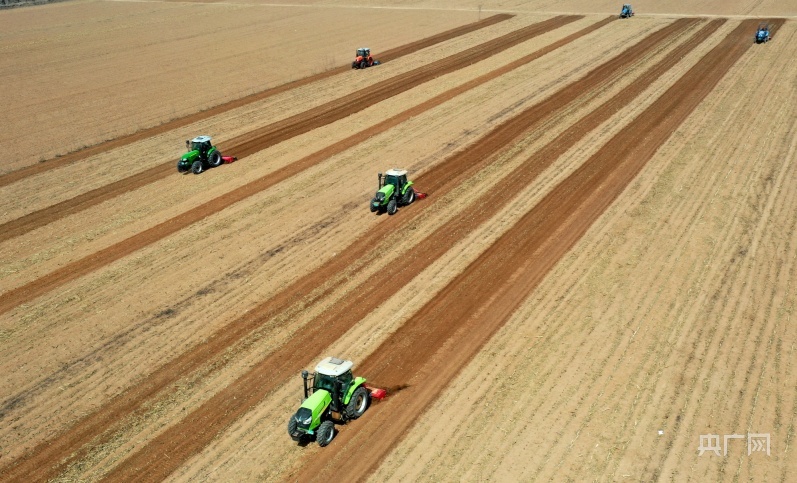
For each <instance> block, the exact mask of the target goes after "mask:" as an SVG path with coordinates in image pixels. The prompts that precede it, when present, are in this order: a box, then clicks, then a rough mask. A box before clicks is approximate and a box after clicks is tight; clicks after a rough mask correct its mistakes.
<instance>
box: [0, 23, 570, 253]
mask: <svg viewBox="0 0 797 483" xmlns="http://www.w3.org/2000/svg"><path fill="white" fill-rule="evenodd" d="M581 18H583V17H582V16H574V15H570V16H558V17H553V18H550V19H548V20H544V21H542V22H538V23H535V24H532V25H528V26H526V27H523V28H520V29H518V30H515V31H512V32H510V33H508V34H506V35H503V36H501V37H498V38H496V39H493V40H489V41H487V42H484V43H482V44H479V45H477V46H475V47H471V48H469V49H466V50H464V51H462V52H458V53H456V54H452V55H450V56H448V57H445V58H443V59H441V60H440V61H438V62H435V64H434V68H430V67H429V66H421V67H418V68H415V69H413V70H410V71H408V72H405V73H402V74H399V75H396V76H394V77H391V78H389V79H385V80H383V81H380V82H377V83H376V84H374V85H372V86H371V87H370V88H369V89H367V90H362V91H360V92H355V93H353V94H349V95H347V96H345V97H341V98H338V99H334V100H332V101H329V102H326V103H324V104H321V105H320V106H316V107H314V108H312V109H309V110H307V111H303V112H300V113H298V114H295V115H293V116H290V117H288V118H286V119H283V120H280V121H276V122H274V123H271V124H269V125H266V126H264V127H262V128H259V129H255V130H253V131H250V132H248V133H245V134H242V135H240V136H237V137H235V138H232V139H230V140H228V141H227V142H226V143H225V146H226V147H225V152H232V153H234V154H235V155H236V156H237V157H238V159H239V160H241V159H243V158H245V157H247V156H249V155H252V154H254V153H256V152H258V151H262V150H263V149H266V148H269V147H271V146H274V145H276V144H279V143H281V142H283V141H287V140H288V139H292V138H294V137H296V136H299V135H302V134H305V133H308V132H310V131H312V130H313V129H316V128H319V127H322V126H326V125H327V124H331V123H333V122H335V121H339V120H341V119H344V118H346V117H348V116H350V115H352V114H356V113H358V112H360V111H363V110H365V109H366V108H368V107H370V106H373V105H374V104H376V103H378V102H381V101H383V100H386V99H389V98H391V97H393V96H396V95H398V94H401V93H403V92H406V91H408V90H410V89H412V88H414V87H417V86H419V85H421V84H424V83H426V82H429V81H431V80H433V79H436V78H437V77H440V76H442V75H445V74H449V73H451V72H455V71H457V70H459V69H462V68H464V67H467V66H469V65H471V64H474V63H476V62H479V61H481V60H484V59H487V58H488V57H490V56H492V55H494V54H497V53H499V52H502V51H504V50H506V49H508V48H510V47H514V46H515V45H517V44H520V43H522V42H525V41H526V40H529V39H531V38H533V37H537V36H539V35H541V34H543V33H546V32H548V31H551V30H554V29H556V28H558V27H562V26H564V25H566V24H568V23H570V22H574V21H576V20H579V19H581ZM175 173H176V170H175V162H174V161H173V160H172V161H166V162H164V163H162V164H159V165H157V166H153V167H152V168H150V169H147V170H146V171H142V172H140V173H136V174H133V175H130V176H128V177H126V178H123V179H120V180H118V181H114V182H113V183H110V184H107V185H105V186H101V187H99V188H96V189H93V190H91V191H87V192H86V193H83V194H81V195H78V196H76V197H74V198H70V199H68V200H64V201H62V202H60V203H57V204H55V205H52V206H48V207H46V208H42V209H41V210H37V211H34V212H32V213H29V214H27V215H24V216H21V217H19V218H17V219H15V220H11V221H8V222H6V223H4V224H2V225H0V242H3V241H6V240H9V239H11V238H14V237H16V236H20V235H22V234H25V233H28V232H30V231H32V230H35V229H36V228H40V227H42V226H45V225H47V224H49V223H52V222H53V221H55V220H59V219H61V218H64V217H65V216H69V215H73V214H75V213H79V212H81V211H84V210H86V209H88V208H91V207H92V206H95V205H98V204H100V203H102V202H104V201H107V200H110V199H112V198H116V197H117V196H121V195H123V194H125V193H127V192H130V191H133V190H136V189H139V188H142V187H144V186H147V185H149V184H152V183H154V182H156V181H158V180H161V179H163V178H166V177H167V176H174V175H175Z"/></svg>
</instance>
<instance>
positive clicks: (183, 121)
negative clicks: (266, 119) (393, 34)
mask: <svg viewBox="0 0 797 483" xmlns="http://www.w3.org/2000/svg"><path fill="white" fill-rule="evenodd" d="M513 17H514V15H511V14H498V15H493V16H491V17H488V18H486V19H484V20H480V21H478V22H474V23H471V24H467V25H463V26H461V27H457V28H453V29H451V30H447V31H445V32H441V33H439V34H436V35H432V36H430V37H426V38H424V39H421V40H418V41H415V42H411V43H409V44H406V45H402V46H399V47H396V48H395V49H390V50H387V51H385V52H384V53H382V54H381V55H380V60H381V61H382V63H385V62H390V61H391V60H395V59H398V58H401V57H404V56H406V55H410V54H412V53H414V52H416V51H418V50H421V49H425V48H427V47H431V46H433V45H436V44H439V43H441V42H445V41H447V40H451V39H453V38H456V37H461V36H463V35H465V34H469V33H471V32H475V31H477V30H481V29H483V28H486V27H490V26H492V25H495V24H498V23H501V22H504V21H506V20H509V19H510V18H513ZM349 70H351V69H350V67H349V66H348V65H346V66H340V67H337V68H334V69H332V70H329V71H326V72H321V73H319V74H315V75H311V76H309V77H304V78H302V79H297V80H295V81H291V82H288V83H285V84H282V85H279V86H277V87H273V88H271V89H266V90H264V91H261V92H256V93H254V94H251V95H248V96H245V97H242V98H240V99H235V100H232V101H229V102H225V103H223V104H219V105H218V106H215V107H212V108H210V109H207V110H205V111H201V112H197V113H194V114H189V115H188V116H184V117H181V118H178V119H173V120H171V121H168V122H165V123H163V124H160V125H158V126H152V127H148V128H145V129H142V130H140V131H137V132H135V133H133V134H130V135H127V136H122V137H118V138H116V139H111V140H108V141H104V142H101V143H99V144H97V145H94V146H90V147H88V148H85V149H81V150H79V151H74V152H72V153H69V154H66V155H64V156H59V157H57V158H53V159H50V160H47V161H43V162H40V163H38V164H35V165H32V166H28V167H26V168H22V169H18V170H16V171H12V172H10V173H6V174H3V175H0V187H3V186H6V185H9V184H11V183H15V182H17V181H19V180H22V179H25V178H29V177H31V176H34V175H37V174H41V173H45V172H47V171H50V170H53V169H57V168H61V167H64V166H67V165H69V164H72V163H74V162H76V161H80V160H82V159H86V158H88V157H90V156H95V155H97V154H100V153H104V152H106V151H110V150H112V149H116V148H119V147H122V146H126V145H128V144H132V143H134V142H136V141H141V140H142V139H146V138H149V137H152V136H156V135H158V134H162V133H164V132H167V131H171V130H173V129H177V128H180V127H184V126H188V125H189V124H193V123H195V122H199V121H202V120H205V119H209V118H211V117H213V116H217V115H219V114H223V113H225V112H228V111H231V110H233V109H237V108H239V107H242V106H245V105H247V104H251V103H253V102H257V101H262V100H263V99H268V98H269V97H273V96H275V95H277V94H281V93H283V92H286V91H289V90H291V89H296V88H297V87H301V86H304V85H307V84H311V83H313V82H318V81H320V80H323V79H327V78H329V77H333V76H336V75H338V74H342V73H344V72H348V71H349Z"/></svg>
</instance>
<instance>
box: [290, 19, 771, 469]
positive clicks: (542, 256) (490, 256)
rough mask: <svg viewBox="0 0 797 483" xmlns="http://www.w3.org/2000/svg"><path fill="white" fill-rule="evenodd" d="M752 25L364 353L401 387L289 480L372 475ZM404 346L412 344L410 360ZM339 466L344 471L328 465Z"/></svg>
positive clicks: (364, 367)
mask: <svg viewBox="0 0 797 483" xmlns="http://www.w3.org/2000/svg"><path fill="white" fill-rule="evenodd" d="M754 24H755V21H746V22H742V24H740V25H739V26H738V27H737V28H736V29H734V30H733V31H732V32H731V33H729V34H728V35H727V36H726V37H725V38H724V39H723V40H722V41H721V42H720V44H719V45H717V46H716V47H715V48H714V49H712V50H711V51H710V52H709V53H708V54H706V55H705V56H704V57H702V58H701V59H700V61H699V62H698V63H697V64H696V65H695V66H693V67H692V68H691V69H690V70H689V71H687V73H686V74H684V75H683V76H682V77H681V78H680V79H678V81H676V82H675V84H673V85H672V86H671V87H670V88H669V89H668V90H667V91H666V92H665V93H664V94H663V95H662V96H661V97H659V98H658V99H657V100H656V101H654V102H653V104H652V105H650V106H649V107H648V108H647V109H645V111H644V112H642V113H641V114H640V115H639V116H637V117H636V118H635V119H634V120H633V121H631V122H630V123H629V124H628V126H627V127H626V128H625V129H623V130H622V131H620V132H619V133H618V134H617V135H615V136H614V137H613V138H612V139H611V140H610V141H609V142H607V143H606V144H605V145H604V146H603V147H602V148H601V149H600V150H599V151H598V152H596V153H595V154H594V155H592V156H591V157H590V158H589V159H588V160H587V161H586V162H585V163H584V164H583V165H582V166H581V167H579V168H578V170H576V171H575V172H574V173H573V174H572V175H571V176H569V177H568V178H567V179H566V180H565V181H563V182H562V183H561V184H560V185H559V186H557V187H556V188H555V189H554V190H553V191H552V192H551V193H549V194H548V195H547V196H546V197H545V198H543V200H541V201H540V203H538V204H537V205H536V206H535V207H534V208H533V209H532V210H531V211H529V212H528V213H527V214H526V215H524V216H523V217H522V218H521V220H520V221H518V223H516V224H515V225H514V226H513V227H512V228H511V229H510V230H509V231H508V232H506V233H505V234H504V235H503V236H502V237H501V238H499V240H498V241H497V242H496V243H494V244H493V245H492V246H490V247H489V248H488V249H487V251H485V252H484V253H483V254H482V255H481V256H480V257H479V258H478V259H477V260H476V261H475V262H474V263H472V264H471V265H470V266H469V267H468V268H467V269H466V270H465V271H464V272H463V273H462V274H460V275H459V276H458V277H457V278H456V279H455V281H454V282H452V283H451V284H450V285H449V286H447V287H446V289H444V290H443V291H442V292H440V293H439V294H438V295H437V296H436V297H435V298H434V299H432V300H431V301H430V302H429V303H427V304H426V305H425V306H424V307H423V308H422V309H421V310H419V311H418V313H417V315H416V316H414V317H413V318H411V319H410V321H408V322H407V323H405V324H404V325H403V326H402V327H401V328H400V329H399V330H397V331H396V332H395V333H394V334H392V335H391V336H390V338H389V339H388V340H387V341H385V342H384V343H383V344H382V345H381V346H380V347H379V348H378V349H376V350H375V351H373V352H372V355H371V356H370V357H368V358H367V359H366V360H365V361H364V362H363V363H362V364H361V366H360V370H361V371H362V373H363V374H367V375H368V377H372V378H373V380H374V381H378V383H379V384H383V385H396V384H409V387H408V388H407V389H405V390H404V391H402V392H401V393H399V394H397V395H396V397H395V398H394V399H393V400H390V399H388V400H387V401H386V403H385V404H381V405H378V406H375V408H374V409H375V411H374V414H373V415H372V417H370V418H367V421H364V420H360V421H362V422H363V424H360V422H358V424H357V426H356V427H355V426H352V427H351V429H347V430H346V431H342V432H341V434H340V436H341V437H340V440H339V441H337V442H338V443H340V444H338V446H334V445H333V447H332V449H331V451H330V450H329V449H327V450H326V451H323V452H317V453H314V454H313V456H314V458H313V459H312V460H310V461H306V462H304V463H306V464H304V465H303V466H302V467H301V471H300V473H299V474H298V475H292V476H296V478H297V479H298V480H300V481H306V480H311V479H323V478H329V476H330V475H331V474H334V477H335V479H361V478H364V477H365V476H367V475H368V474H369V472H370V471H373V470H375V468H376V467H377V466H378V464H379V462H380V461H381V459H382V458H383V457H384V456H385V455H387V454H388V453H389V452H390V451H391V450H392V448H394V447H395V445H396V444H397V443H398V442H399V441H400V440H401V439H402V437H403V435H404V434H406V431H407V430H408V429H409V428H410V427H412V426H413V424H414V422H415V421H416V419H417V417H418V416H419V415H420V414H422V413H423V412H424V410H425V409H426V408H427V407H428V406H429V405H430V404H432V403H433V401H434V400H435V399H437V397H438V395H439V394H440V393H441V392H442V391H443V389H444V388H445V387H446V386H447V383H448V382H449V381H450V380H451V379H452V378H454V377H456V375H457V374H458V373H459V371H460V369H461V368H462V367H463V366H464V365H465V364H467V363H468V361H469V360H470V359H471V358H472V357H473V356H474V355H475V354H477V353H478V351H479V350H481V348H482V347H483V345H484V344H485V343H486V342H487V341H488V340H489V339H490V337H491V336H492V335H493V334H494V333H495V332H496V331H497V330H498V329H499V328H500V327H501V326H502V325H503V324H504V323H505V322H506V321H507V320H508V319H509V318H510V317H511V316H512V314H513V313H514V311H515V310H516V308H517V307H518V306H519V305H520V304H521V303H523V301H524V300H525V299H526V298H527V297H528V295H529V294H530V293H531V292H532V291H533V290H534V289H535V288H536V287H537V285H538V284H539V283H540V282H541V281H542V280H543V278H544V277H545V276H546V275H547V273H548V272H549V271H550V269H551V268H553V267H554V265H555V264H556V263H557V262H558V261H559V260H560V259H561V258H562V257H563V256H564V255H565V254H566V253H567V252H568V251H569V250H570V249H571V248H572V247H573V246H574V245H575V244H576V243H577V242H578V240H579V239H580V238H581V237H582V236H583V235H584V234H585V233H586V232H587V230H588V229H589V228H590V226H591V225H592V224H593V223H594V221H595V220H597V219H598V218H599V217H600V216H601V215H602V214H603V212H604V211H605V210H606V209H607V208H608V207H609V206H610V205H611V204H612V203H613V202H614V200H615V199H616V198H617V197H618V196H619V195H620V194H621V193H622V192H623V191H624V190H625V188H626V187H627V186H628V184H630V183H631V181H632V180H633V179H634V178H635V177H636V176H637V174H638V173H639V172H640V171H641V170H642V168H644V166H645V165H646V164H647V162H648V161H649V160H650V159H651V158H652V157H653V156H654V155H655V153H656V151H657V150H658V149H659V147H660V146H661V145H662V144H664V143H665V142H666V141H667V139H669V137H670V136H671V134H672V133H673V132H674V131H675V130H676V129H677V128H678V126H680V125H681V123H682V122H683V121H684V120H685V119H686V118H687V117H688V116H689V115H690V114H691V113H692V111H694V109H695V108H697V106H698V105H699V104H700V103H701V102H702V100H703V99H704V98H705V97H706V96H707V95H708V94H709V93H710V92H711V91H712V90H713V89H714V87H715V86H716V85H717V83H718V82H719V81H720V80H721V79H722V77H723V76H724V75H725V74H726V73H727V72H728V71H729V70H730V69H731V67H733V65H734V64H735V63H736V62H737V61H738V59H739V58H740V57H741V56H742V55H743V54H744V53H745V52H746V51H747V50H748V49H749V47H750V45H751V43H750V42H746V41H745V40H748V34H749V29H750V27H751V25H754ZM696 43H697V42H696ZM536 157H537V156H534V157H533V158H532V159H534V158H536ZM518 267H520V268H518ZM486 274H489V277H485V275H486ZM478 300H487V301H488V303H486V304H480V303H478V302H475V301H478ZM468 301H471V302H470V303H468ZM399 342H400V344H399ZM406 347H412V351H411V353H410V351H407V349H406ZM440 348H442V349H440ZM431 356H434V357H433V358H432V357H431ZM436 361H445V363H444V364H441V363H440V362H436ZM365 448H367V450H366V449H365ZM339 461H347V462H349V464H346V465H340V464H335V462H339ZM353 462H356V463H353Z"/></svg>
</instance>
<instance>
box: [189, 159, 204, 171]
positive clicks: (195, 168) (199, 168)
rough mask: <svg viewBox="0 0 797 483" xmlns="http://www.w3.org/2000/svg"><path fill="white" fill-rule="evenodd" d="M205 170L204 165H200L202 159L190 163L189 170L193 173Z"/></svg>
mask: <svg viewBox="0 0 797 483" xmlns="http://www.w3.org/2000/svg"><path fill="white" fill-rule="evenodd" d="M204 170H205V167H204V166H202V161H199V160H197V161H194V164H192V165H191V172H192V173H194V174H199V173H201V172H202V171H204Z"/></svg>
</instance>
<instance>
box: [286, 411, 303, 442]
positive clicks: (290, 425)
mask: <svg viewBox="0 0 797 483" xmlns="http://www.w3.org/2000/svg"><path fill="white" fill-rule="evenodd" d="M298 426H299V423H297V422H296V418H295V417H293V416H291V419H290V420H289V421H288V434H289V435H290V436H291V439H292V440H294V441H299V439H300V438H298V437H296V436H294V435H295V434H296V428H297V427H298Z"/></svg>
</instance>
